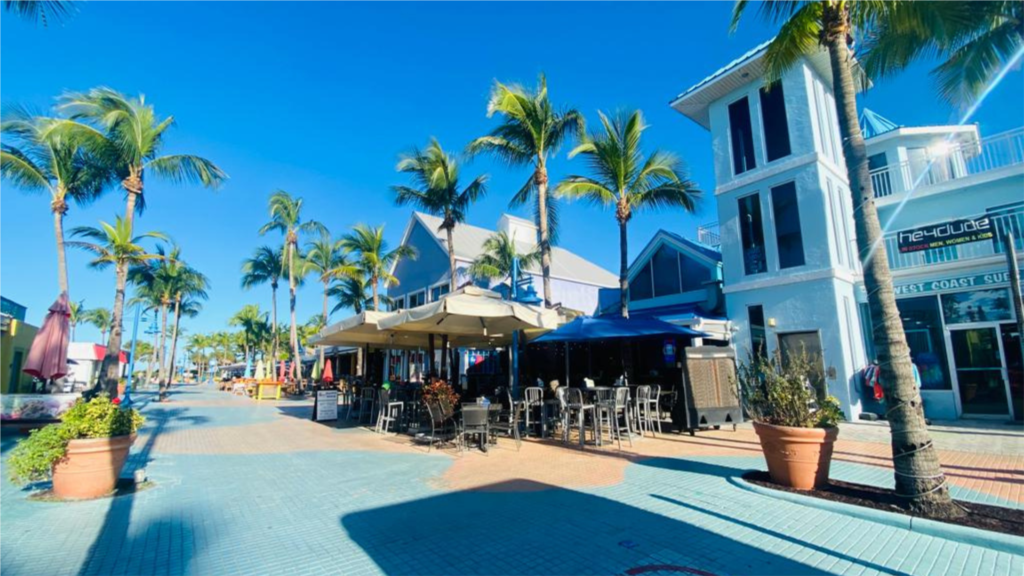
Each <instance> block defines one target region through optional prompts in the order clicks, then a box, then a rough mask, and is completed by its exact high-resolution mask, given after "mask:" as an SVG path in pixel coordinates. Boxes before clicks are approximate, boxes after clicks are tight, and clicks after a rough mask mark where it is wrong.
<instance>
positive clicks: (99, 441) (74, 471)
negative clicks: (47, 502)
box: [53, 434, 135, 498]
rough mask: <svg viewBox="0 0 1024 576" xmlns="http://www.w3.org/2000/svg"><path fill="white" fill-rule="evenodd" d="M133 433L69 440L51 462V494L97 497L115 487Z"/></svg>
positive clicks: (63, 496) (133, 440)
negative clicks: (52, 462)
mask: <svg viewBox="0 0 1024 576" xmlns="http://www.w3.org/2000/svg"><path fill="white" fill-rule="evenodd" d="M133 442H135V434H131V435H128V436H114V437H113V438H87V439H83V440H72V441H71V442H69V443H68V449H67V454H66V455H65V456H64V458H62V459H61V460H60V461H58V462H57V463H56V464H54V465H53V493H54V494H55V495H56V496H58V497H60V498H99V497H100V496H106V495H107V494H110V493H111V492H113V490H114V486H115V485H116V484H117V478H118V477H119V476H120V475H121V469H122V468H124V463H125V460H127V458H128V450H129V449H130V448H131V447H132V443H133Z"/></svg>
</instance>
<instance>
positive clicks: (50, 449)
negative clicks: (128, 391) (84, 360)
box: [7, 394, 145, 484]
mask: <svg viewBox="0 0 1024 576" xmlns="http://www.w3.org/2000/svg"><path fill="white" fill-rule="evenodd" d="M144 421H145V418H143V417H142V415H141V414H139V411H138V410H134V409H130V408H120V407H119V406H118V405H116V404H114V403H112V402H111V401H110V398H109V397H108V396H106V395H105V394H101V395H99V396H97V397H95V398H93V399H92V400H90V401H88V402H84V401H82V400H78V401H77V402H75V404H74V406H72V407H71V409H70V410H68V411H67V412H65V413H64V414H63V415H62V416H61V421H60V422H59V423H57V424H49V425H47V426H44V427H42V428H40V429H39V430H33V431H32V433H31V434H29V437H28V438H26V439H24V440H22V441H21V442H19V443H18V445H17V446H15V447H14V450H12V451H11V458H10V460H8V462H7V463H8V466H9V467H10V477H11V481H12V482H14V483H16V484H25V483H28V482H37V481H40V480H46V479H48V478H50V476H51V474H52V473H53V465H54V464H56V463H57V462H58V461H59V460H60V459H61V458H63V457H64V455H65V454H66V453H67V448H68V442H70V441H71V440H77V439H80V438H109V437H111V436H124V435H126V434H132V433H134V432H135V431H136V430H138V429H139V427H140V426H142V423H143V422H144Z"/></svg>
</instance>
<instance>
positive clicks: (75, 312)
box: [68, 300, 86, 342]
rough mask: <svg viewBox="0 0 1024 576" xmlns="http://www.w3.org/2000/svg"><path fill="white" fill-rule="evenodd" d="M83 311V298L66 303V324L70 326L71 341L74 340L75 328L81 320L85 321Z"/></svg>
mask: <svg viewBox="0 0 1024 576" xmlns="http://www.w3.org/2000/svg"><path fill="white" fill-rule="evenodd" d="M85 311H86V310H85V300H80V301H78V302H70V303H68V312H69V313H68V325H69V326H70V327H71V341H72V342H74V341H75V329H76V328H78V325H79V324H81V323H82V322H86V319H85V318H83V315H84V314H85Z"/></svg>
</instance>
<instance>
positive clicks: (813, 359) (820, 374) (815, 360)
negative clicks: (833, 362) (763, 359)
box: [779, 332, 828, 399]
mask: <svg viewBox="0 0 1024 576" xmlns="http://www.w3.org/2000/svg"><path fill="white" fill-rule="evenodd" d="M779 353H780V354H781V355H782V362H783V363H789V361H790V360H791V359H793V358H804V359H806V360H807V361H808V362H810V363H811V366H812V368H813V369H814V373H813V374H811V375H810V379H811V384H812V385H813V386H814V389H815V390H817V392H818V398H819V399H824V398H825V396H826V394H827V393H828V390H827V388H826V387H825V358H824V356H822V351H821V336H820V335H819V334H818V333H817V332H790V333H789V334H779Z"/></svg>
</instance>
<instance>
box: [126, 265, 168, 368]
mask: <svg viewBox="0 0 1024 576" xmlns="http://www.w3.org/2000/svg"><path fill="white" fill-rule="evenodd" d="M162 251H163V246H158V247H157V253H158V254H161V253H162ZM157 262H159V260H157ZM149 264H151V263H149ZM149 264H146V265H143V266H134V267H132V268H130V269H129V270H128V281H129V282H130V283H132V284H134V285H135V296H133V297H132V298H131V300H129V301H128V306H129V307H134V306H140V307H141V311H142V313H143V314H149V313H152V314H153V316H154V318H155V317H157V316H159V315H160V311H161V310H164V309H165V308H164V298H163V293H162V292H161V291H160V289H159V287H158V286H157V285H156V282H155V279H154V277H153V276H152V272H151V269H150V266H149ZM165 319H166V315H165ZM148 333H149V332H147V334H148ZM160 333H161V332H160V330H154V331H153V332H152V334H153V343H152V344H151V345H150V346H151V347H152V349H153V353H152V354H150V355H149V357H148V358H147V362H146V376H145V380H143V381H144V382H145V383H147V384H149V382H150V381H151V379H152V377H153V367H154V366H155V365H157V364H159V363H160V362H162V361H163V352H164V351H163V349H162V348H159V347H158V338H159V337H160Z"/></svg>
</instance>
